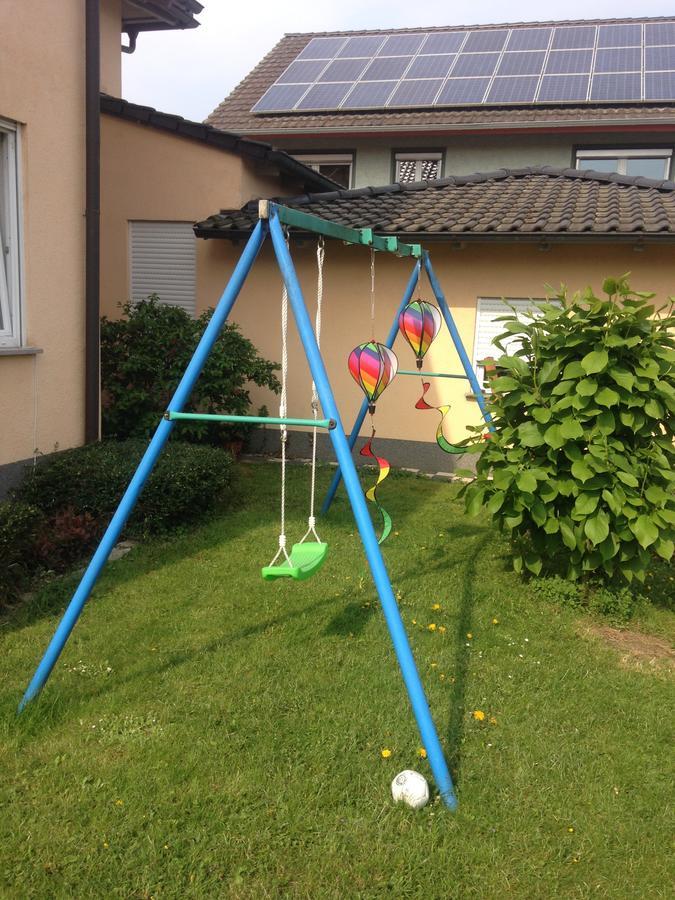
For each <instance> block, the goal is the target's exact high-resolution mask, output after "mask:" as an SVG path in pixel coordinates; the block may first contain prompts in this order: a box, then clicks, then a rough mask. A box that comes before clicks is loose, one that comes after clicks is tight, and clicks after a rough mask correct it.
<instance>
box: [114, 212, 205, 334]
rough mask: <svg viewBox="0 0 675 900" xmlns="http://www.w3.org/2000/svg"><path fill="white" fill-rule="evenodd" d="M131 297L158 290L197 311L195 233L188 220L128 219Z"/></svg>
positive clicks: (139, 297) (171, 302)
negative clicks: (146, 220) (143, 220)
mask: <svg viewBox="0 0 675 900" xmlns="http://www.w3.org/2000/svg"><path fill="white" fill-rule="evenodd" d="M129 239H130V245H131V263H130V266H129V268H130V270H131V299H132V300H133V302H134V303H138V302H139V301H140V300H145V298H146V297H149V296H150V294H157V295H158V297H159V299H160V300H161V302H162V303H166V304H167V305H168V306H180V307H182V308H183V309H184V310H185V311H186V312H187V313H189V314H190V315H191V316H194V315H195V311H196V300H195V287H196V252H195V236H194V232H193V230H192V225H191V224H190V223H189V222H129Z"/></svg>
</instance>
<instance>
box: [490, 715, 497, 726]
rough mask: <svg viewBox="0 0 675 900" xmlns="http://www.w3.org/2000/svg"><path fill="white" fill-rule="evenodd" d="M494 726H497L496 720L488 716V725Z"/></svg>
mask: <svg viewBox="0 0 675 900" xmlns="http://www.w3.org/2000/svg"><path fill="white" fill-rule="evenodd" d="M496 724H497V720H496V719H495V717H494V716H490V725H496Z"/></svg>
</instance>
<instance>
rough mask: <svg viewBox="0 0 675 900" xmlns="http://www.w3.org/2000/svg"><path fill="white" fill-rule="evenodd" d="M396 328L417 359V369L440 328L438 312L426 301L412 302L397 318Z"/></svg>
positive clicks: (419, 367)
mask: <svg viewBox="0 0 675 900" xmlns="http://www.w3.org/2000/svg"><path fill="white" fill-rule="evenodd" d="M398 327H399V330H400V332H401V334H402V335H403V337H404V338H405V339H406V341H407V342H408V343H409V344H410V347H411V348H412V351H413V353H414V354H415V356H416V357H417V368H418V369H421V368H422V360H423V359H424V356H425V354H426V352H427V350H428V349H429V347H430V346H431V344H432V342H433V340H434V338H435V337H436V335H437V334H438V332H439V330H440V327H441V313H440V310H439V309H438V308H437V307H435V306H434V304H433V303H428V302H427V301H426V300H412V301H411V302H410V303H409V304H408V305H407V306H406V308H405V309H404V310H403V312H402V313H401V314H400V315H399V317H398Z"/></svg>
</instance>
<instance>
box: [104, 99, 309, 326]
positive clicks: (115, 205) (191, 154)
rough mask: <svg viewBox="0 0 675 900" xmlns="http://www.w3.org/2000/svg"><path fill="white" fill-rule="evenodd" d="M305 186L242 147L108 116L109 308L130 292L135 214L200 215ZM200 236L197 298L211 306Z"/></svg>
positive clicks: (154, 217) (178, 218) (192, 218)
mask: <svg viewBox="0 0 675 900" xmlns="http://www.w3.org/2000/svg"><path fill="white" fill-rule="evenodd" d="M294 190H295V191H299V190H300V186H299V185H294V184H287V183H284V184H283V185H282V183H281V181H280V179H279V176H278V175H276V174H274V173H272V172H267V171H266V170H265V168H264V164H263V163H261V164H260V165H257V166H254V165H253V164H252V163H251V162H250V161H248V160H247V159H245V158H244V157H241V156H239V155H237V154H236V153H230V152H228V151H223V150H220V149H217V148H215V147H212V146H210V145H208V144H205V143H203V142H201V141H197V140H192V139H190V138H185V137H180V136H178V135H174V134H171V133H169V132H166V131H161V130H159V129H157V128H153V127H151V126H146V125H140V124H137V123H135V122H130V121H128V120H125V119H120V118H117V117H115V116H111V115H105V114H104V115H103V116H101V312H102V313H103V314H105V315H107V316H115V315H117V314H118V310H117V304H119V303H120V302H123V301H126V300H127V299H128V298H129V222H130V221H134V220H145V221H166V222H190V223H192V222H196V221H199V220H201V219H205V218H206V217H207V216H209V215H211V214H212V213H215V212H218V210H220V209H238V208H239V207H241V206H243V205H244V203H246V202H247V201H249V200H250V199H252V198H253V197H268V196H274V195H278V194H280V193H286V192H287V191H288V192H289V193H292V192H293V191H294ZM206 250H207V248H206V246H205V243H204V241H198V242H197V304H198V306H200V307H205V306H208V304H209V302H210V300H211V295H210V294H209V293H208V290H207V289H206V288H205V284H204V279H203V277H202V273H203V272H204V264H203V262H202V258H203V257H204V255H205V254H206Z"/></svg>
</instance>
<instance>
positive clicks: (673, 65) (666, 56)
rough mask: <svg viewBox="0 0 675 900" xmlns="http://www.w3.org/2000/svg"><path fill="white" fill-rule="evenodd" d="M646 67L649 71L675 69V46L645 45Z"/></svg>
mask: <svg viewBox="0 0 675 900" xmlns="http://www.w3.org/2000/svg"><path fill="white" fill-rule="evenodd" d="M645 69H646V70H647V71H648V72H664V71H666V70H667V69H671V70H672V69H675V47H645Z"/></svg>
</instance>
